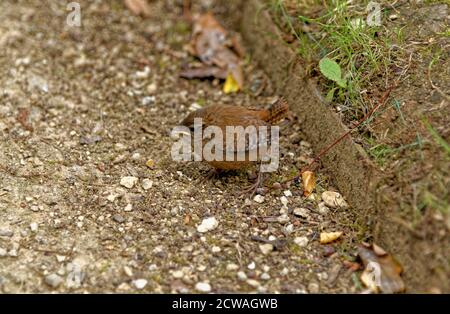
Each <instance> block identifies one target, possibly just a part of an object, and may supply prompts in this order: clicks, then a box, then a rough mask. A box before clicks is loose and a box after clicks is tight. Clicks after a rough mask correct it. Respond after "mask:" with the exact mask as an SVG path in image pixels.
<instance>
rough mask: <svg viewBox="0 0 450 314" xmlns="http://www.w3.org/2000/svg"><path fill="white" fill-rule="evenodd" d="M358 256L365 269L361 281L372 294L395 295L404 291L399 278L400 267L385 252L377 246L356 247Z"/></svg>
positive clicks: (403, 285) (402, 283)
mask: <svg viewBox="0 0 450 314" xmlns="http://www.w3.org/2000/svg"><path fill="white" fill-rule="evenodd" d="M358 255H359V257H360V258H361V260H362V262H363V264H364V266H365V269H364V272H363V273H362V275H361V281H362V282H363V283H364V284H365V285H366V286H367V287H368V288H370V289H371V290H372V291H373V292H383V293H397V292H402V291H404V290H405V284H404V282H403V280H402V278H401V277H400V274H401V273H402V267H401V265H400V264H399V263H398V262H397V261H396V260H395V259H394V258H393V257H392V256H391V255H389V254H388V253H387V252H386V251H384V250H383V249H382V248H381V247H379V246H377V245H375V244H374V245H372V246H371V247H367V246H364V245H359V246H358Z"/></svg>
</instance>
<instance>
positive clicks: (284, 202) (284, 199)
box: [280, 196, 289, 207]
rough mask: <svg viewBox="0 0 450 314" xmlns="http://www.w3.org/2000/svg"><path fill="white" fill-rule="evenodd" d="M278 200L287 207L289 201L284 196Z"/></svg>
mask: <svg viewBox="0 0 450 314" xmlns="http://www.w3.org/2000/svg"><path fill="white" fill-rule="evenodd" d="M280 201H281V204H283V206H284V207H287V204H288V203H289V201H288V199H287V197H286V196H282V197H280Z"/></svg>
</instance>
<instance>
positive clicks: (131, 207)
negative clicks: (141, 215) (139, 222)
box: [123, 204, 133, 212]
mask: <svg viewBox="0 0 450 314" xmlns="http://www.w3.org/2000/svg"><path fill="white" fill-rule="evenodd" d="M123 210H124V211H126V212H131V211H132V210H133V205H131V204H127V206H125V208H124V209H123Z"/></svg>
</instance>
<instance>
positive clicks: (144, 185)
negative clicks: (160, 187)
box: [142, 179, 153, 191]
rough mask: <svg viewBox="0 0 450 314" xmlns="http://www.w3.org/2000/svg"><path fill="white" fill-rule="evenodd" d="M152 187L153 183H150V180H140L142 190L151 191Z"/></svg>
mask: <svg viewBox="0 0 450 314" xmlns="http://www.w3.org/2000/svg"><path fill="white" fill-rule="evenodd" d="M152 186H153V181H152V180H150V179H144V180H142V188H143V189H144V190H146V191H147V190H149V189H151V188H152Z"/></svg>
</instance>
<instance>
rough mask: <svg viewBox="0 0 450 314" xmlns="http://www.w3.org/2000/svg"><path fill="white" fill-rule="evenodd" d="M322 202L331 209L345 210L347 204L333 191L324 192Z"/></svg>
mask: <svg viewBox="0 0 450 314" xmlns="http://www.w3.org/2000/svg"><path fill="white" fill-rule="evenodd" d="M322 200H323V201H324V202H325V205H327V206H328V207H332V208H347V207H348V204H347V202H346V201H345V200H344V198H343V197H342V195H341V194H339V193H338V192H333V191H325V192H323V193H322Z"/></svg>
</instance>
